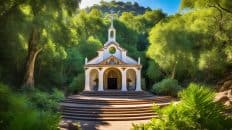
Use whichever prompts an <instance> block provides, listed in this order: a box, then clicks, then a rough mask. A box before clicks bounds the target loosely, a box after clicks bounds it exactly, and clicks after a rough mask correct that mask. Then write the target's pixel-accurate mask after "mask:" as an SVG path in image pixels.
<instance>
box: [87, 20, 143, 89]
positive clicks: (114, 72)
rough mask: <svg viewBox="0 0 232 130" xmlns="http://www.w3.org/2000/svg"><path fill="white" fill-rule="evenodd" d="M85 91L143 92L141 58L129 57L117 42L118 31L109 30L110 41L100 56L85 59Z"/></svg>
mask: <svg viewBox="0 0 232 130" xmlns="http://www.w3.org/2000/svg"><path fill="white" fill-rule="evenodd" d="M84 69H85V88H84V91H107V90H117V91H142V89H141V69H142V65H141V64H140V58H138V60H137V61H136V60H134V59H133V58H131V57H129V56H127V50H125V49H124V48H122V47H120V45H119V43H117V41H116V29H115V28H114V26H113V19H111V26H110V27H109V29H108V41H107V42H106V43H105V44H104V46H103V47H102V48H101V49H100V50H98V56H97V57H95V58H93V59H91V60H89V61H88V59H87V58H86V59H85V65H84Z"/></svg>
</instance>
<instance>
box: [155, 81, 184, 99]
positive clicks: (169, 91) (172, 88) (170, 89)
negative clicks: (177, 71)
mask: <svg viewBox="0 0 232 130" xmlns="http://www.w3.org/2000/svg"><path fill="white" fill-rule="evenodd" d="M181 89H182V88H181V86H180V85H178V81H177V80H175V79H170V78H167V79H163V80H162V81H160V82H158V83H156V84H154V85H153V86H152V92H153V93H155V94H158V95H170V96H177V93H178V92H179V91H180V90H181Z"/></svg>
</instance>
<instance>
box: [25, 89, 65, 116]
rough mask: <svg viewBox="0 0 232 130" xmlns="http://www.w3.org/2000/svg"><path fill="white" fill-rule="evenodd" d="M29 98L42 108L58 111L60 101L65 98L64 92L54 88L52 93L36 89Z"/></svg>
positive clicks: (37, 106)
mask: <svg viewBox="0 0 232 130" xmlns="http://www.w3.org/2000/svg"><path fill="white" fill-rule="evenodd" d="M29 99H30V101H31V103H32V104H33V105H34V106H35V107H36V108H38V109H40V110H43V111H51V112H56V111H57V110H58V109H59V103H60V102H61V101H62V100H63V99H64V93H63V92H61V91H59V90H58V89H53V91H52V93H47V92H42V91H39V90H36V91H34V92H32V93H30V96H29Z"/></svg>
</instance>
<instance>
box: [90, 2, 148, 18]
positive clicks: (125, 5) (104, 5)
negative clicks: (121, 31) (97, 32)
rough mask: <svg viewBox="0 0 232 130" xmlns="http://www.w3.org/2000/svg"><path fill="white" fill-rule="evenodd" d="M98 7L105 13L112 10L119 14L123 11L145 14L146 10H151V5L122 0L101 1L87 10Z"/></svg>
mask: <svg viewBox="0 0 232 130" xmlns="http://www.w3.org/2000/svg"><path fill="white" fill-rule="evenodd" d="M92 9H98V10H100V11H101V12H103V13H111V12H112V11H114V12H117V13H119V14H121V13H123V12H132V13H133V14H136V15H139V14H144V13H145V12H146V11H151V8H149V7H143V6H140V5H139V4H138V3H137V2H133V3H132V2H122V1H111V2H105V1H101V2H100V3H99V4H95V5H93V6H91V7H89V8H86V10H87V11H88V10H92Z"/></svg>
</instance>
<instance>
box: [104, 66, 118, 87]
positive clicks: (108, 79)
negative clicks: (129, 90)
mask: <svg viewBox="0 0 232 130" xmlns="http://www.w3.org/2000/svg"><path fill="white" fill-rule="evenodd" d="M121 82H122V76H121V72H120V70H118V69H117V68H109V69H107V70H106V71H105V72H104V87H105V89H109V90H118V89H121Z"/></svg>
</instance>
